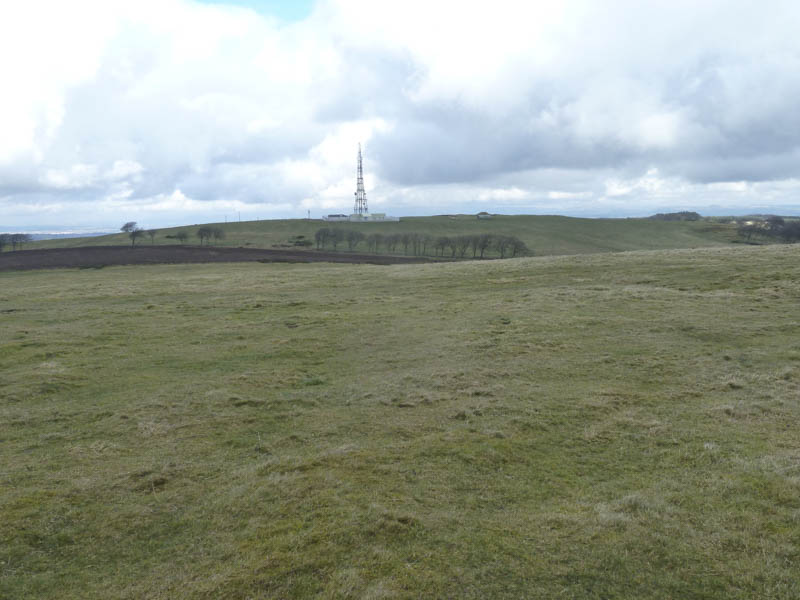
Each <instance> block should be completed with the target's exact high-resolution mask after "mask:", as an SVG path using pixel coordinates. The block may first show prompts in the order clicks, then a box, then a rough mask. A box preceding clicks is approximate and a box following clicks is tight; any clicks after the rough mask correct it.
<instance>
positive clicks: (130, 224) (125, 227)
mask: <svg viewBox="0 0 800 600" xmlns="http://www.w3.org/2000/svg"><path fill="white" fill-rule="evenodd" d="M134 229H136V221H128V222H127V223H125V225H123V226H122V227H120V228H119V230H120V231H122V232H124V233H130V232H131V231H133V230H134Z"/></svg>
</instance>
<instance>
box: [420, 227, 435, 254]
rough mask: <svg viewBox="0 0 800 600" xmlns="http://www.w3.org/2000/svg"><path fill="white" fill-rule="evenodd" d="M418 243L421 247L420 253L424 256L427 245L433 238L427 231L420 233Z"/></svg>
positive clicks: (426, 251)
mask: <svg viewBox="0 0 800 600" xmlns="http://www.w3.org/2000/svg"><path fill="white" fill-rule="evenodd" d="M419 243H420V246H421V247H422V255H423V256H425V255H426V254H427V253H428V245H429V244H432V243H433V238H432V237H431V236H430V235H428V234H427V233H423V234H420V236H419Z"/></svg>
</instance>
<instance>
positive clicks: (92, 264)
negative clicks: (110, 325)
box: [0, 246, 429, 271]
mask: <svg viewBox="0 0 800 600" xmlns="http://www.w3.org/2000/svg"><path fill="white" fill-rule="evenodd" d="M255 261H259V262H335V263H370V264H379V265H389V264H403V263H416V262H429V260H428V259H425V258H419V257H410V256H409V257H405V256H385V255H375V254H357V253H351V252H318V251H315V250H266V249H261V248H215V247H200V246H138V247H136V248H131V247H130V246H86V247H81V248H53V249H47V250H20V251H17V252H4V253H2V254H0V271H16V270H27V269H53V268H99V267H107V266H111V265H147V264H175V263H211V262H255Z"/></svg>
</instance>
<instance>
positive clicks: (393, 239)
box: [385, 233, 400, 252]
mask: <svg viewBox="0 0 800 600" xmlns="http://www.w3.org/2000/svg"><path fill="white" fill-rule="evenodd" d="M399 242H400V235H399V234H397V233H393V234H391V235H387V236H386V239H385V244H386V250H387V251H388V252H394V251H395V248H397V244H398V243H399Z"/></svg>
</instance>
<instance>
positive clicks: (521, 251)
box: [509, 236, 531, 256]
mask: <svg viewBox="0 0 800 600" xmlns="http://www.w3.org/2000/svg"><path fill="white" fill-rule="evenodd" d="M509 246H510V250H511V256H517V255H519V256H524V255H526V254H531V251H530V250H529V249H528V247H527V246H526V245H525V242H523V241H522V240H521V239H519V238H518V237H514V236H511V240H510V242H509Z"/></svg>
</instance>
